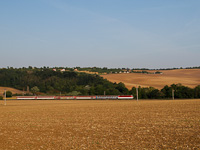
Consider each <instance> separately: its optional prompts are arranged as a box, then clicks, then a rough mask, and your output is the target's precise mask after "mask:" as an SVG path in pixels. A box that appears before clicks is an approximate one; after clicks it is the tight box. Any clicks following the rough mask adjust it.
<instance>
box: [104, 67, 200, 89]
mask: <svg viewBox="0 0 200 150" xmlns="http://www.w3.org/2000/svg"><path fill="white" fill-rule="evenodd" d="M156 71H160V72H162V73H163V74H141V73H128V74H127V73H121V74H107V75H101V77H103V78H105V79H107V80H109V81H111V82H116V83H119V82H123V83H124V84H125V86H126V87H127V88H128V89H131V88H132V87H133V86H136V85H140V86H141V87H149V86H152V87H155V88H157V89H162V88H163V87H164V86H165V85H171V84H178V83H181V84H182V85H184V86H188V87H191V88H194V87H195V86H197V85H200V69H176V70H151V71H148V72H156Z"/></svg>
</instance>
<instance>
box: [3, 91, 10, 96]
mask: <svg viewBox="0 0 200 150" xmlns="http://www.w3.org/2000/svg"><path fill="white" fill-rule="evenodd" d="M3 95H5V92H4V93H3ZM6 97H12V92H11V91H6Z"/></svg>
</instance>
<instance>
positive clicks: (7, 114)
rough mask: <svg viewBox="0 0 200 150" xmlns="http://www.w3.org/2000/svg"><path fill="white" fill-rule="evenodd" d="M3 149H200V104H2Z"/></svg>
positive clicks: (0, 136)
mask: <svg viewBox="0 0 200 150" xmlns="http://www.w3.org/2000/svg"><path fill="white" fill-rule="evenodd" d="M0 149H1V150H6V149H8V150H9V149H16V150H19V149H20V150H25V149H26V150H30V149H31V150H34V149H37V150H38V149H45V150H47V149H49V150H54V149H55V150H58V149H59V150H65V149H106V150H107V149H121V150H123V149H200V100H174V101H172V100H151V101H145V100H141V101H138V102H137V101H135V100H132V101H131V100H126V101H122V100H121V101H118V100H115V101H109V100H106V101H97V100H96V101H95V100H92V101H89V100H88V101H72V100H70V101H67V100H66V101H60V100H59V101H45V100H43V101H31V100H30V101H16V100H15V101H11V100H9V101H7V106H4V105H3V101H0Z"/></svg>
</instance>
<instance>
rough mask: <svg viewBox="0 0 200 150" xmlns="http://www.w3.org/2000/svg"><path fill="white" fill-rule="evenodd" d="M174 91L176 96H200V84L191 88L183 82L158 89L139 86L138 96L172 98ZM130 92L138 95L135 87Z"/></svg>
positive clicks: (143, 97) (142, 97) (141, 97)
mask: <svg viewBox="0 0 200 150" xmlns="http://www.w3.org/2000/svg"><path fill="white" fill-rule="evenodd" d="M173 91H174V98H180V99H181V98H200V85H198V86H196V87H195V88H189V87H186V86H183V85H181V84H172V85H171V86H167V85H166V86H165V87H164V88H163V89H161V90H158V89H155V88H153V87H149V88H142V87H139V88H138V97H139V98H140V99H171V98H172V94H173ZM130 94H132V95H134V97H136V88H135V87H133V88H132V89H131V91H130Z"/></svg>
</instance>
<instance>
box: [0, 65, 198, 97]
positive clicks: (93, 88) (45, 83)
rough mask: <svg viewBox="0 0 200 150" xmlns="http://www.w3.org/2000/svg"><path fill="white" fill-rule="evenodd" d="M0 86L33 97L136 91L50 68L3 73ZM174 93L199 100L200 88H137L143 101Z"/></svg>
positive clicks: (99, 79)
mask: <svg viewBox="0 0 200 150" xmlns="http://www.w3.org/2000/svg"><path fill="white" fill-rule="evenodd" d="M0 86H9V87H14V88H17V89H20V90H25V89H26V87H27V86H28V87H30V90H31V92H32V93H33V94H37V93H39V92H40V93H39V94H51V95H53V94H54V95H58V94H60V93H62V95H103V94H104V92H105V93H106V95H129V94H131V95H134V97H136V88H135V87H133V88H132V89H131V90H128V89H127V88H126V87H125V85H124V84H123V83H111V82H109V81H108V80H106V79H103V78H102V77H100V76H98V75H91V74H85V73H77V72H73V71H66V72H59V71H58V72H55V71H52V70H51V69H48V68H42V69H36V70H30V69H27V70H26V69H13V68H12V69H0ZM172 90H174V97H175V98H200V85H199V86H197V87H195V88H193V89H192V88H189V87H186V86H183V85H181V84H172V85H171V86H165V87H164V88H163V89H161V90H158V89H155V88H153V87H149V88H143V87H139V88H138V93H139V98H140V99H159V98H163V99H169V98H172Z"/></svg>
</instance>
